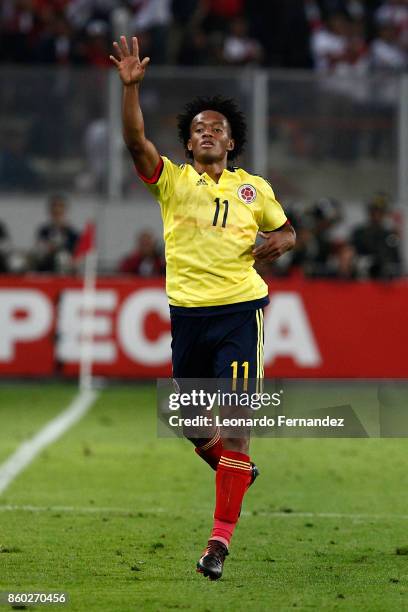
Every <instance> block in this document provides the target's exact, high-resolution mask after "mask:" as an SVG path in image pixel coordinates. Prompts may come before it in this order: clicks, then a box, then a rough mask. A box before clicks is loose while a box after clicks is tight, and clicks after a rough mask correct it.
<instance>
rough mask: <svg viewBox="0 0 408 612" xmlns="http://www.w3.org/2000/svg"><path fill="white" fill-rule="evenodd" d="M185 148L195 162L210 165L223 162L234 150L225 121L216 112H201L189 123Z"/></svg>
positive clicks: (228, 127) (227, 124) (222, 116)
mask: <svg viewBox="0 0 408 612" xmlns="http://www.w3.org/2000/svg"><path fill="white" fill-rule="evenodd" d="M187 148H188V150H189V151H191V152H192V154H193V157H194V159H195V160H196V161H198V162H201V163H207V164H208V163H212V162H216V161H223V160H224V159H226V157H227V155H228V151H232V150H233V149H234V140H233V139H232V138H231V130H230V126H229V123H228V121H227V119H226V118H225V117H224V115H221V113H217V112H216V111H211V110H208V111H203V112H202V113H199V114H198V115H196V116H195V117H194V119H193V121H192V122H191V128H190V139H189V141H188V143H187Z"/></svg>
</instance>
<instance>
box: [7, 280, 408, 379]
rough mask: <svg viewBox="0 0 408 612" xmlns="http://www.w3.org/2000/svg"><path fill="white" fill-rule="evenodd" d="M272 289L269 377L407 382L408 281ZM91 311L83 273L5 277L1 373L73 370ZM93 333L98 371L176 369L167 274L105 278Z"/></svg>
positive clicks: (129, 374) (279, 284)
mask: <svg viewBox="0 0 408 612" xmlns="http://www.w3.org/2000/svg"><path fill="white" fill-rule="evenodd" d="M269 291H270V300H271V303H270V305H269V306H268V308H267V309H266V310H265V375H266V376H268V377H272V376H279V377H302V378H306V377H325V378H349V377H350V378H377V377H378V378H408V282H407V281H395V282H392V283H371V282H362V283H345V282H336V281H310V280H309V281H306V280H298V279H296V280H295V279H293V280H279V281H278V280H274V281H272V282H270V283H269ZM84 316H85V317H87V318H88V319H89V315H87V314H86V313H84V310H83V302H82V285H81V280H80V279H72V278H56V277H37V276H28V277H9V276H3V277H0V375H2V376H10V375H13V376H14V375H22V376H33V377H34V376H35V377H38V376H52V375H53V374H55V373H60V374H63V375H67V376H72V375H75V374H76V373H77V372H78V362H79V358H80V348H81V346H80V337H81V330H83V328H84V321H83V317H84ZM85 323H86V321H85ZM88 323H89V321H88ZM92 329H93V336H94V343H93V345H94V346H93V357H94V367H93V371H94V373H95V374H97V375H101V376H108V377H109V376H114V377H124V378H155V377H161V376H168V375H170V373H171V351H170V326H169V310H168V305H167V299H166V295H165V291H164V282H163V281H162V280H142V279H129V278H113V279H100V280H99V281H98V284H97V290H96V295H95V309H94V316H93V318H92Z"/></svg>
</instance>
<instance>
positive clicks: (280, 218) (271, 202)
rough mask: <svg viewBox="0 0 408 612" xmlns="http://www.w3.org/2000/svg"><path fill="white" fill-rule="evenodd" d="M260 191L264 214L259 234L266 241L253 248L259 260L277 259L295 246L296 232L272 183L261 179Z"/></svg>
mask: <svg viewBox="0 0 408 612" xmlns="http://www.w3.org/2000/svg"><path fill="white" fill-rule="evenodd" d="M259 187H260V192H261V195H262V197H263V215H262V220H261V223H260V225H259V229H260V232H259V235H260V236H262V238H264V239H265V242H264V243H263V244H262V245H260V246H258V247H256V248H255V249H254V250H253V253H252V254H253V256H254V258H255V259H256V260H257V261H263V262H267V261H275V259H278V257H280V256H281V255H283V254H284V253H286V252H287V251H290V250H291V249H293V247H294V246H295V242H296V233H295V230H294V229H293V227H292V225H291V224H290V221H288V219H287V218H286V215H285V212H284V210H283V208H282V206H281V205H280V204H279V202H278V201H277V199H276V198H275V194H274V192H273V189H272V187H271V186H270V184H269V183H268V182H267V181H265V180H264V179H260V183H259Z"/></svg>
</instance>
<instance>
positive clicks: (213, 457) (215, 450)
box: [195, 429, 223, 470]
mask: <svg viewBox="0 0 408 612" xmlns="http://www.w3.org/2000/svg"><path fill="white" fill-rule="evenodd" d="M222 451H223V447H222V440H221V436H220V430H219V429H217V431H216V432H215V434H214V436H213V437H212V438H211V440H209V441H208V442H207V443H206V444H204V445H203V446H198V447H197V448H196V449H195V452H196V453H197V455H199V456H200V457H201V458H202V459H204V461H206V462H207V463H208V465H210V466H211V467H212V469H213V470H216V469H217V465H218V462H219V460H220V458H221V455H222Z"/></svg>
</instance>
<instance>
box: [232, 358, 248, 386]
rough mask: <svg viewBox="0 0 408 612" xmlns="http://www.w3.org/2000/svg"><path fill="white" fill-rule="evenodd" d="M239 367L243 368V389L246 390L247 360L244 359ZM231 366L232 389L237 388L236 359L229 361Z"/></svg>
mask: <svg viewBox="0 0 408 612" xmlns="http://www.w3.org/2000/svg"><path fill="white" fill-rule="evenodd" d="M241 367H242V368H243V370H244V376H243V378H244V391H247V390H248V375H249V361H244V362H243V363H242V364H241ZM231 368H232V390H233V391H236V390H237V378H238V361H233V362H232V363H231Z"/></svg>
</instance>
